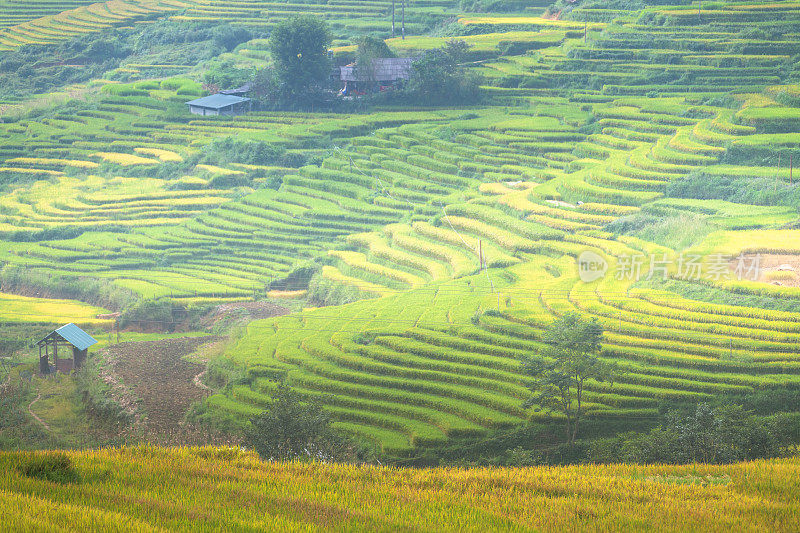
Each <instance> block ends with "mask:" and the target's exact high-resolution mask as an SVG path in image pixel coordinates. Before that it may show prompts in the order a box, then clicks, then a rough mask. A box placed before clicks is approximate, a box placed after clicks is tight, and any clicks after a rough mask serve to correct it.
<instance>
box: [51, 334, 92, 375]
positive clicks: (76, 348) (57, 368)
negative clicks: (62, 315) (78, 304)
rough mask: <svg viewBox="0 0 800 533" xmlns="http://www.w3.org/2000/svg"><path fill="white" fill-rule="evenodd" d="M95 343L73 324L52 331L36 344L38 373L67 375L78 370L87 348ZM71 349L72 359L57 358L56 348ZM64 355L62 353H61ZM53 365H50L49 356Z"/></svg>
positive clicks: (83, 360) (87, 351)
mask: <svg viewBox="0 0 800 533" xmlns="http://www.w3.org/2000/svg"><path fill="white" fill-rule="evenodd" d="M96 343H97V341H96V340H95V339H94V338H93V337H92V336H91V335H89V334H88V333H86V332H85V331H83V330H82V329H81V328H79V327H78V326H76V325H75V324H72V323H70V324H67V325H65V326H61V327H60V328H58V329H56V330H54V331H52V332H51V333H50V334H48V335H47V336H46V337H45V338H43V339H42V340H40V341H39V342H37V343H36V345H37V346H38V347H39V372H40V373H41V374H50V373H53V372H63V373H67V372H70V371H71V370H73V369H75V370H77V369H79V368H80V367H81V366H83V363H84V362H85V361H86V356H87V354H88V353H89V347H90V346H92V345H93V344H96ZM59 346H61V347H62V348H65V349H68V348H72V357H62V358H60V359H59V357H58V348H59ZM61 353H62V354H64V355H66V354H65V352H64V351H62V352H61ZM51 354H52V356H53V364H52V365H51V364H50V355H51Z"/></svg>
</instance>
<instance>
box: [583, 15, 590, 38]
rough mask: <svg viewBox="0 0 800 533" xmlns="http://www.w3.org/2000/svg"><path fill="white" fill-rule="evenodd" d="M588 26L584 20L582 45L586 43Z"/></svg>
mask: <svg viewBox="0 0 800 533" xmlns="http://www.w3.org/2000/svg"><path fill="white" fill-rule="evenodd" d="M588 26H589V24H588V23H587V22H586V21H585V20H584V21H583V42H584V43H585V42H586V29H587V27H588Z"/></svg>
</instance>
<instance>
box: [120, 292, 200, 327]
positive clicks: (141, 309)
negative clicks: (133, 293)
mask: <svg viewBox="0 0 800 533" xmlns="http://www.w3.org/2000/svg"><path fill="white" fill-rule="evenodd" d="M186 317H187V311H186V308H185V307H184V306H182V305H181V304H179V303H176V302H174V301H172V300H167V299H147V300H139V301H138V302H136V303H135V304H133V305H132V306H130V307H128V308H127V309H125V310H124V311H123V312H122V315H121V316H120V318H119V325H120V327H123V328H124V327H126V326H130V325H138V326H139V327H144V328H147V329H155V330H159V331H172V330H174V329H175V325H176V322H178V321H182V320H185V319H186Z"/></svg>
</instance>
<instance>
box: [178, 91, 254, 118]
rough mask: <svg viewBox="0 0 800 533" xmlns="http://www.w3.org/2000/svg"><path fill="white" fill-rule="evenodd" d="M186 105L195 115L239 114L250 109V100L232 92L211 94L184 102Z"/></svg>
mask: <svg viewBox="0 0 800 533" xmlns="http://www.w3.org/2000/svg"><path fill="white" fill-rule="evenodd" d="M186 105H188V106H189V111H191V112H192V113H194V114H195V115H203V116H206V115H241V114H242V113H246V112H248V111H250V109H251V108H252V101H251V100H250V99H249V98H243V97H241V96H234V95H232V94H212V95H211V96H204V97H203V98H198V99H197V100H192V101H191V102H186Z"/></svg>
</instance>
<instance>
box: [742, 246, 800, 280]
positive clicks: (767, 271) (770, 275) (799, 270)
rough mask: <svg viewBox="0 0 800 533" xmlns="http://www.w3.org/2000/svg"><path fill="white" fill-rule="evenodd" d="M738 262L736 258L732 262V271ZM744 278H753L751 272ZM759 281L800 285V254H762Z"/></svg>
mask: <svg viewBox="0 0 800 533" xmlns="http://www.w3.org/2000/svg"><path fill="white" fill-rule="evenodd" d="M749 259H752V258H751V257H748V263H746V265H747V266H749ZM737 264H738V261H737V260H736V259H735V258H734V259H733V260H732V261H731V262H730V268H731V271H732V272H733V271H734V270H735V269H736V266H737ZM744 278H746V279H752V277H751V275H749V274H747V275H745V276H744ZM757 281H759V282H762V283H769V284H770V285H780V286H782V287H800V256H799V255H786V254H761V261H760V263H759V270H758V280H757Z"/></svg>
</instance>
